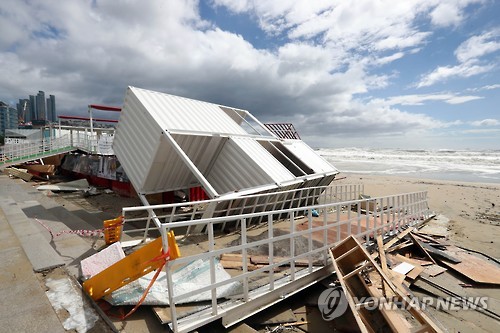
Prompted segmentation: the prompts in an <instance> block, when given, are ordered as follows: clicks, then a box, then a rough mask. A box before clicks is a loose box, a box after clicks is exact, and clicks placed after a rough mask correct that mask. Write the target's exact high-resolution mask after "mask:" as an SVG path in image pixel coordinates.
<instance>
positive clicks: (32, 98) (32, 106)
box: [30, 95, 37, 121]
mask: <svg viewBox="0 0 500 333" xmlns="http://www.w3.org/2000/svg"><path fill="white" fill-rule="evenodd" d="M36 117H37V113H36V98H35V96H33V95H30V120H31V121H33V120H35V119H36Z"/></svg>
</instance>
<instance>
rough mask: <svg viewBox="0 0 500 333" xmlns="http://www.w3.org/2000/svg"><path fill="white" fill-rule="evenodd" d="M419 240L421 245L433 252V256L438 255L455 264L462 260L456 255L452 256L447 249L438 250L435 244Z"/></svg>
mask: <svg viewBox="0 0 500 333" xmlns="http://www.w3.org/2000/svg"><path fill="white" fill-rule="evenodd" d="M417 242H419V243H420V245H421V246H422V247H423V248H425V250H426V251H427V252H428V253H429V254H431V256H434V257H438V258H439V259H444V260H446V261H449V262H451V263H453V264H458V263H460V262H461V260H460V259H458V258H457V257H454V256H451V255H449V254H448V253H446V252H445V251H442V250H438V249H436V248H434V247H433V246H431V245H429V244H426V243H422V242H420V241H418V240H417Z"/></svg>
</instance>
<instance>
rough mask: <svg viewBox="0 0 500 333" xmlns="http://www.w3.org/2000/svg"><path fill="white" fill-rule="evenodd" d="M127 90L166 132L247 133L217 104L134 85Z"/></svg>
mask: <svg viewBox="0 0 500 333" xmlns="http://www.w3.org/2000/svg"><path fill="white" fill-rule="evenodd" d="M130 89H132V91H133V92H134V94H135V95H136V96H137V97H138V98H139V100H140V101H141V103H142V104H143V105H144V106H145V108H146V109H147V110H148V112H149V113H150V114H151V115H152V116H153V118H154V119H156V121H157V122H158V124H159V125H160V127H161V128H164V129H167V130H169V131H175V130H184V131H193V132H209V133H227V134H235V135H242V134H246V131H245V130H244V129H243V128H241V126H239V125H238V124H237V123H236V122H234V120H232V119H231V117H229V116H228V115H227V114H226V113H225V112H224V111H223V110H222V109H221V108H220V106H218V105H216V104H212V103H207V102H201V101H196V100H192V99H188V98H184V97H179V96H173V95H168V94H164V93H160V92H155V91H149V90H144V89H139V88H134V87H132V88H130Z"/></svg>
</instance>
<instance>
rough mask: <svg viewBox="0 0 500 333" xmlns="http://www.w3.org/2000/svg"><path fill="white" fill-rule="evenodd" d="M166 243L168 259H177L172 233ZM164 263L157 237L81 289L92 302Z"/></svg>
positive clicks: (159, 239)
mask: <svg viewBox="0 0 500 333" xmlns="http://www.w3.org/2000/svg"><path fill="white" fill-rule="evenodd" d="M167 242H168V246H169V256H168V258H169V259H176V258H178V257H179V256H180V252H179V247H178V245H177V243H176V241H175V235H174V233H173V231H170V232H169V233H168V235H167ZM164 262H165V257H164V255H163V245H162V238H161V237H159V238H157V239H155V240H154V241H152V242H151V243H149V244H147V245H145V246H143V247H142V248H140V249H139V250H137V251H135V252H134V253H132V254H130V255H128V256H126V257H125V258H123V259H122V260H120V261H118V262H116V263H115V264H113V265H111V266H110V267H108V268H106V269H105V270H103V271H102V272H100V273H98V274H96V275H94V276H93V277H91V278H90V279H88V280H87V281H85V282H84V283H83V289H84V290H85V291H86V292H87V294H88V295H89V296H90V297H91V298H92V299H93V300H98V299H100V298H102V297H104V296H106V295H108V294H110V293H112V292H113V291H115V290H117V289H119V288H121V287H123V286H124V285H126V284H128V283H130V282H132V281H134V280H137V279H138V278H140V277H141V276H144V275H146V274H148V273H149V272H151V271H154V270H156V269H158V268H159V267H160V266H161V265H162V264H163V263H164Z"/></svg>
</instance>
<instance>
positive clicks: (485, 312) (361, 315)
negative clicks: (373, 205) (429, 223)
mask: <svg viewBox="0 0 500 333" xmlns="http://www.w3.org/2000/svg"><path fill="white" fill-rule="evenodd" d="M370 250H371V251H372V253H371V254H370V253H369V251H370ZM331 256H332V260H333V262H334V266H335V270H336V272H337V279H338V283H339V284H340V285H341V286H342V290H343V292H344V293H345V296H346V298H347V301H348V304H349V307H350V309H351V311H352V313H353V314H354V317H355V319H356V322H357V324H358V326H359V330H360V331H361V332H378V331H384V332H386V331H387V332H443V331H446V329H444V328H443V327H442V326H441V323H440V321H441V320H440V319H441V318H438V320H436V319H435V318H434V317H439V315H438V314H439V312H445V313H446V314H447V315H450V313H451V315H454V316H456V317H457V318H461V317H463V316H465V317H467V314H465V315H464V311H465V312H467V311H466V310H473V311H468V312H469V314H468V315H469V316H471V315H477V313H480V316H485V317H488V318H489V319H490V320H491V319H492V320H494V321H498V320H500V316H499V315H498V313H500V312H499V310H500V309H498V304H496V303H498V302H497V301H496V300H495V299H492V298H490V299H488V292H487V290H488V289H498V287H500V265H499V262H498V260H497V259H495V258H492V257H489V256H487V255H484V254H481V253H477V252H475V251H471V250H467V249H464V248H460V247H457V246H454V245H452V244H450V243H449V242H448V241H447V240H446V239H443V238H442V237H436V236H435V235H429V234H426V233H424V232H419V231H418V230H417V229H414V228H408V229H406V230H405V231H403V232H401V233H399V234H398V235H396V236H395V237H393V238H390V237H387V238H386V239H383V237H382V236H381V235H379V236H378V237H377V238H376V243H375V242H374V243H373V244H372V246H371V247H368V249H366V248H365V247H364V246H362V245H361V243H360V242H359V241H358V240H357V239H355V238H354V237H352V236H350V237H348V238H346V239H344V240H343V241H342V242H340V244H338V245H337V246H335V247H334V248H332V249H331ZM359 300H363V301H359ZM488 300H490V302H487V301H488ZM374 303H378V304H374ZM382 303H384V304H385V305H384V306H378V305H380V304H382ZM450 308H451V310H453V311H450ZM471 313H474V314H471Z"/></svg>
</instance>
